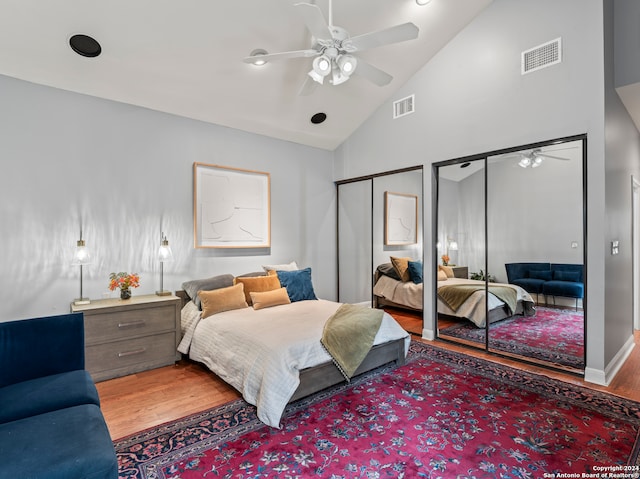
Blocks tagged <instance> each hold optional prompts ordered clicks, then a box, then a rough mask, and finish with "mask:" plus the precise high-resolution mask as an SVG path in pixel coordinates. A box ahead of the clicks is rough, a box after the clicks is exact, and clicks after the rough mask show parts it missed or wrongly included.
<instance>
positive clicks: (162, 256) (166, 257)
mask: <svg viewBox="0 0 640 479" xmlns="http://www.w3.org/2000/svg"><path fill="white" fill-rule="evenodd" d="M158 261H160V290H159V291H156V294H157V295H158V296H169V295H170V294H171V291H165V289H164V264H165V263H166V262H169V261H173V252H172V251H171V246H169V241H168V240H167V237H166V236H165V234H164V233H162V235H161V240H160V247H159V248H158Z"/></svg>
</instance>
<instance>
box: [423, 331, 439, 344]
mask: <svg viewBox="0 0 640 479" xmlns="http://www.w3.org/2000/svg"><path fill="white" fill-rule="evenodd" d="M422 339H426V340H428V341H434V340H435V339H436V335H435V332H434V331H433V330H432V329H423V330H422Z"/></svg>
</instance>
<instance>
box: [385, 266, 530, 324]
mask: <svg viewBox="0 0 640 479" xmlns="http://www.w3.org/2000/svg"><path fill="white" fill-rule="evenodd" d="M452 284H484V281H476V280H473V279H464V278H447V280H446V281H438V288H440V287H441V286H449V285H452ZM496 284H501V283H496ZM422 285H423V283H420V284H414V283H413V282H411V281H408V282H405V283H403V282H401V281H398V280H396V279H393V278H390V277H389V276H380V278H378V281H377V282H376V284H375V286H374V288H373V293H374V294H375V295H376V296H380V297H382V298H386V299H388V300H389V301H393V302H394V303H398V304H403V305H405V306H409V307H411V308H414V309H422V295H423V292H422V288H423V286H422ZM504 286H510V287H512V288H514V289H515V290H516V291H517V298H518V301H529V302H532V303H533V298H532V297H531V295H530V294H529V293H527V292H526V291H525V290H524V289H522V288H521V287H520V286H516V285H515V284H509V285H504ZM488 306H489V311H492V310H494V309H496V308H501V307H503V306H504V302H503V301H502V300H501V299H500V298H498V297H497V296H495V295H493V294H491V293H489V305H488ZM438 313H442V314H447V315H449V316H457V317H459V318H467V319H468V320H470V321H471V322H472V323H474V324H475V325H476V326H478V327H479V328H484V325H485V292H484V290H482V291H476V292H475V293H473V294H472V295H471V296H469V298H468V299H467V300H466V301H465V302H464V303H463V304H462V306H460V308H458V310H457V311H453V310H452V309H451V308H449V306H447V304H446V303H445V302H444V301H442V300H441V299H440V298H438Z"/></svg>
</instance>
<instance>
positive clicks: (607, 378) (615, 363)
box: [584, 335, 636, 386]
mask: <svg viewBox="0 0 640 479" xmlns="http://www.w3.org/2000/svg"><path fill="white" fill-rule="evenodd" d="M635 345H636V343H635V340H634V338H633V335H632V336H630V337H629V339H628V340H627V342H626V343H624V346H622V348H620V350H619V351H618V353H617V354H616V355H615V356H614V357H613V359H612V360H611V362H610V363H609V364H607V366H606V367H605V368H604V371H602V370H600V369H593V368H585V370H584V380H585V381H587V382H589V383H594V384H598V385H600V386H608V385H609V384H611V381H613V378H614V377H615V376H616V374H618V371H620V368H621V367H622V365H623V364H624V362H625V361H626V360H627V358H628V357H629V355H630V354H631V351H633V348H634V347H635Z"/></svg>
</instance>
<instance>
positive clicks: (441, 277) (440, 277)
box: [438, 269, 447, 281]
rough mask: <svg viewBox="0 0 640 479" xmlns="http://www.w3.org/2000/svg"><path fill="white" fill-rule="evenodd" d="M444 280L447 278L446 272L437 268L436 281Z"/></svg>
mask: <svg viewBox="0 0 640 479" xmlns="http://www.w3.org/2000/svg"><path fill="white" fill-rule="evenodd" d="M446 280H447V273H445V272H444V271H442V270H441V269H439V270H438V281H446Z"/></svg>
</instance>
